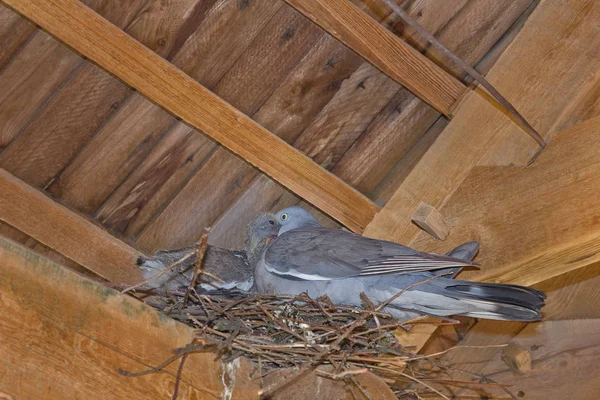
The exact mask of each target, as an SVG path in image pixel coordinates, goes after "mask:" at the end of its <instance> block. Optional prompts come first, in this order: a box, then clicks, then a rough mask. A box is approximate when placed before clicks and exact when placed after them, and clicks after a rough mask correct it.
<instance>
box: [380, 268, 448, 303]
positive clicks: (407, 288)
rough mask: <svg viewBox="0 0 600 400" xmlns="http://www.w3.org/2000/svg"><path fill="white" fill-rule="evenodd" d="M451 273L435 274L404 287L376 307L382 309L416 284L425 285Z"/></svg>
mask: <svg viewBox="0 0 600 400" xmlns="http://www.w3.org/2000/svg"><path fill="white" fill-rule="evenodd" d="M451 274H452V272H448V273H445V274H439V275H434V276H432V277H431V278H428V279H425V280H424V281H421V282H417V283H413V284H412V285H410V286H407V287H405V288H404V289H402V290H401V291H399V292H398V293H396V294H395V295H393V296H392V297H390V298H389V299H388V300H386V301H384V302H383V303H381V304H379V305H378V306H377V308H376V309H375V311H380V310H381V309H382V308H385V307H386V306H387V305H388V304H390V303H391V302H392V301H394V300H396V299H397V298H398V297H400V296H402V294H404V293H405V292H406V291H407V290H410V289H412V288H414V287H416V286H420V285H423V284H425V283H427V282H430V281H432V280H434V279H436V278H440V277H442V276H446V275H451Z"/></svg>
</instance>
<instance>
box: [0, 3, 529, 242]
mask: <svg viewBox="0 0 600 400" xmlns="http://www.w3.org/2000/svg"><path fill="white" fill-rule="evenodd" d="M85 3H86V4H87V5H88V6H89V7H91V8H92V9H93V10H95V11H96V12H98V13H99V14H100V15H102V16H103V17H105V18H107V19H108V20H110V21H111V22H112V23H114V24H115V25H116V26H118V27H120V28H122V29H123V30H124V31H125V32H126V33H128V34H129V35H131V36H132V37H134V38H136V39H137V40H139V41H140V42H141V43H142V44H144V45H145V46H147V47H148V48H150V49H151V50H153V51H155V52H156V53H157V54H158V55H160V56H161V57H164V58H165V59H167V60H168V61H170V62H172V63H173V64H174V65H175V66H177V67H178V68H180V69H181V70H182V71H183V72H185V73H186V74H188V75H189V76H190V77H192V78H193V79H195V80H197V81H198V82H199V83H201V84H202V85H204V86H205V87H207V88H208V89H210V90H212V91H213V92H214V93H215V94H217V95H218V96H220V97H221V98H223V99H224V100H225V101H227V102H228V103H230V104H231V105H232V106H234V107H236V108H237V109H239V110H240V111H242V112H243V113H245V114H247V115H248V116H250V117H251V118H252V119H254V121H256V122H258V123H259V124H260V125H262V126H264V127H265V128H267V129H268V130H270V131H271V132H273V133H275V134H276V135H278V136H279V137H280V138H282V139H283V140H285V141H286V142H288V143H290V144H292V145H293V146H294V147H295V148H296V149H298V150H300V151H302V152H303V153H305V154H307V155H308V156H309V157H311V158H313V159H314V160H315V161H316V162H317V163H318V164H320V165H322V166H324V167H325V168H326V169H328V170H330V171H332V172H333V173H334V174H335V175H337V176H338V177H340V178H341V179H342V180H343V181H345V182H346V183H348V184H350V185H352V186H353V187H355V188H356V189H358V190H359V191H360V192H362V193H363V194H365V195H366V196H368V197H370V198H371V199H372V200H373V201H375V202H376V203H378V204H380V205H382V204H384V203H385V202H386V201H387V200H388V199H389V197H390V196H391V194H392V193H393V192H394V191H395V189H396V188H397V187H398V186H399V185H400V184H401V183H402V181H403V179H404V177H406V176H407V174H408V173H409V172H410V171H411V170H412V168H413V167H414V165H415V164H416V163H417V162H418V160H419V159H420V158H421V156H422V155H423V154H424V152H425V151H426V150H427V149H428V147H429V146H430V144H431V143H432V142H433V141H434V140H435V138H436V137H437V135H438V134H439V132H441V130H442V128H443V127H444V126H445V125H446V120H445V119H444V118H443V117H441V116H440V114H439V113H438V112H437V111H435V110H434V109H433V108H431V107H429V106H428V105H427V104H425V103H424V102H422V101H421V100H419V99H417V98H416V97H414V96H413V95H412V94H411V93H409V92H408V91H407V90H405V89H403V88H402V87H400V85H398V84H397V83H395V82H394V81H392V80H391V79H389V78H388V77H387V76H386V75H384V74H382V73H381V72H379V71H378V70H377V69H376V68H374V67H373V66H371V65H370V64H368V63H366V62H364V61H363V60H362V59H361V58H360V57H359V56H358V55H356V54H355V53H353V52H352V51H351V50H349V49H348V48H347V47H345V46H344V45H342V44H341V43H340V42H338V41H337V40H335V39H334V38H332V37H331V36H329V35H328V34H326V33H325V32H324V31H323V30H322V29H320V28H319V27H318V26H316V25H315V24H313V23H312V22H311V21H309V20H308V19H306V18H305V17H304V16H302V15H301V14H299V13H298V12H297V11H295V10H294V9H292V8H291V7H289V6H288V5H286V4H285V3H283V2H280V1H275V0H256V1H233V0H230V1H196V0H188V1H166V2H165V1H150V2H143V1H131V2H118V1H111V0H94V1H87V2H85ZM355 4H356V5H358V6H359V7H360V8H361V9H362V10H364V11H366V12H367V13H368V14H370V15H371V16H373V17H374V18H375V19H376V20H378V21H381V22H383V23H384V25H385V26H388V27H390V28H391V29H392V31H393V32H395V33H396V34H398V35H400V36H402V37H403V38H404V39H406V40H407V41H408V42H409V43H411V44H412V45H414V46H416V48H417V49H419V50H420V51H422V52H423V53H424V54H426V55H427V56H428V57H429V58H430V59H432V60H434V61H436V62H437V63H438V64H439V65H440V66H442V67H443V68H445V69H447V70H448V71H450V72H452V73H453V74H454V75H455V76H457V77H459V78H462V77H463V73H462V72H461V71H459V70H457V69H456V68H455V67H453V66H452V65H451V64H450V63H448V62H447V60H445V59H444V57H443V56H442V55H440V54H439V52H437V51H435V50H433V49H429V47H428V46H427V45H426V42H424V41H423V39H422V38H420V37H416V36H415V34H414V32H413V31H412V30H411V29H405V28H404V27H403V25H402V24H401V23H399V22H398V21H396V20H395V18H394V17H390V11H389V10H388V9H387V8H386V7H385V6H383V3H379V2H371V1H369V2H361V1H355ZM536 4H537V2H535V1H531V0H521V1H514V2H513V1H511V2H510V4H509V5H508V6H507V5H506V4H499V2H496V1H490V0H487V1H482V0H470V1H466V0H452V1H445V2H444V7H439V3H437V2H436V1H432V0H429V1H417V0H415V1H407V2H404V8H405V10H407V11H408V12H409V13H410V14H411V15H412V16H413V17H414V18H416V19H417V20H418V21H419V22H420V23H421V24H422V25H423V26H424V27H426V28H427V29H428V30H429V31H430V32H434V33H435V34H436V36H438V37H439V38H440V40H442V42H443V43H445V44H446V45H447V46H448V47H449V48H450V49H452V50H454V51H455V52H456V53H457V54H458V55H459V56H461V57H462V58H463V59H465V60H466V61H467V62H469V63H470V64H472V65H477V64H478V63H480V67H481V69H482V70H483V71H484V72H485V71H486V70H487V69H489V68H490V67H491V66H492V65H493V63H494V61H495V59H497V57H498V56H499V55H500V54H501V52H502V51H503V49H504V48H506V46H507V45H508V44H509V43H510V41H511V39H512V38H513V37H514V35H515V34H516V33H517V32H518V30H519V29H520V27H521V26H522V23H523V22H524V20H525V19H526V18H527V15H529V13H530V12H531V11H532V10H533V9H534V7H535V5H536ZM0 20H1V21H3V23H2V24H0V29H2V30H1V31H0V43H3V44H4V43H6V45H4V46H2V47H1V49H2V50H1V53H0V87H2V89H3V90H2V91H0V149H1V152H0V167H1V168H4V169H6V170H7V171H8V172H10V173H11V174H13V175H14V176H16V177H18V178H20V179H22V180H23V181H25V182H26V183H28V184H30V185H32V186H34V187H37V188H39V189H43V190H45V191H46V192H47V193H49V194H51V195H52V196H53V197H54V198H55V199H57V200H59V201H61V202H63V203H64V204H66V205H67V206H68V207H71V208H72V209H74V210H77V211H79V212H81V213H83V214H85V215H88V216H90V217H91V218H93V219H95V220H96V221H98V222H99V223H100V224H102V225H103V226H105V227H107V228H108V229H110V230H111V231H112V232H114V233H117V234H119V235H122V236H123V237H125V238H127V239H128V240H130V241H131V242H132V243H135V245H136V246H137V247H139V248H140V249H142V250H150V251H154V250H156V249H160V248H168V247H176V246H180V245H185V244H189V243H191V242H194V241H195V240H197V239H198V238H199V236H200V235H201V234H202V232H203V231H204V228H205V227H206V226H212V227H213V230H212V234H211V238H210V240H211V242H212V243H213V244H216V245H220V246H223V247H234V248H239V247H241V244H242V240H243V229H240V227H243V226H245V224H246V223H247V222H248V221H249V219H251V218H252V216H253V215H255V214H256V213H257V212H260V211H265V210H273V209H279V208H282V207H285V206H288V205H292V204H296V203H299V202H300V203H302V202H301V201H300V199H298V197H296V196H295V195H293V194H292V193H290V192H289V191H288V190H286V189H285V188H283V187H281V186H280V185H279V184H277V183H275V182H273V181H272V180H271V179H270V178H268V177H266V176H264V175H263V174H261V173H259V172H258V171H257V170H256V169H254V168H253V167H251V166H250V165H248V164H246V163H245V162H244V161H242V160H240V159H239V158H237V157H236V156H234V155H232V154H231V153H230V152H229V151H227V150H225V149H223V148H222V147H220V146H219V145H217V144H216V143H215V142H214V141H212V140H211V139H209V138H207V137H206V136H203V135H201V134H198V133H196V132H194V130H193V129H192V128H190V127H189V126H188V125H185V124H184V123H182V122H178V121H177V119H176V118H174V117H173V116H171V115H170V114H169V113H167V112H166V111H164V110H163V109H162V108H160V107H158V106H156V105H155V104H153V103H151V102H150V101H148V100H146V99H145V98H144V97H142V96H141V95H139V94H137V93H135V92H134V91H132V90H131V89H129V88H128V87H127V86H126V85H124V84H123V83H122V82H121V81H119V80H118V79H116V78H114V77H113V76H111V75H109V74H108V73H106V72H104V71H103V70H102V69H100V68H98V67H97V66H95V65H94V64H92V63H90V62H88V61H86V60H84V59H82V58H81V57H80V56H78V55H77V54H76V53H74V52H73V51H71V50H70V49H68V48H66V47H65V46H64V45H63V44H61V43H59V42H57V41H56V40H54V39H52V38H51V37H49V36H48V35H47V34H46V33H44V32H42V31H39V30H37V29H35V28H34V27H33V26H32V25H31V24H30V23H29V22H27V21H25V20H24V19H23V18H21V17H20V16H18V15H17V14H15V13H14V12H13V11H11V10H9V9H7V8H5V7H4V6H2V8H0ZM320 218H321V219H322V220H323V221H324V222H325V223H328V224H330V225H335V223H334V222H333V221H331V220H328V218H327V217H326V216H325V215H321V216H320ZM5 229H8V228H5Z"/></svg>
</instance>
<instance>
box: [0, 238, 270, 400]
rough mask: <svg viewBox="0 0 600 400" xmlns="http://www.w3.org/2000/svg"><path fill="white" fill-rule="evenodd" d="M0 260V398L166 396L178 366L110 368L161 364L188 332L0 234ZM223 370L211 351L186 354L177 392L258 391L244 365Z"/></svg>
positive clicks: (202, 395) (249, 395) (247, 395)
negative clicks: (140, 373)
mask: <svg viewBox="0 0 600 400" xmlns="http://www.w3.org/2000/svg"><path fill="white" fill-rule="evenodd" d="M90 247H93V246H90ZM0 264H1V268H0V304H1V307H2V312H0V336H1V337H2V340H1V341H0V354H2V366H3V368H2V374H0V398H4V397H3V395H4V396H9V397H8V398H14V399H37V398H44V399H67V398H88V399H92V398H102V399H123V398H131V399H142V398H143V399H168V398H171V396H172V392H173V387H174V381H175V378H174V376H175V373H176V371H177V368H178V365H179V363H178V362H174V363H172V364H171V365H169V366H168V367H167V368H166V369H165V370H164V372H160V373H155V374H150V375H145V376H141V377H137V378H129V377H124V376H121V375H119V374H118V373H117V370H119V369H124V370H130V371H135V372H137V371H141V370H144V369H147V368H149V367H153V366H156V365H158V364H160V363H161V362H162V361H164V360H166V359H168V358H169V357H171V356H172V355H173V353H172V352H171V350H172V349H175V348H178V347H183V346H185V345H187V344H189V343H190V342H191V341H192V339H193V338H194V337H195V332H194V330H193V329H192V328H190V327H188V326H186V325H183V324H180V323H178V322H175V321H174V320H172V319H170V318H167V317H165V316H164V315H161V314H159V313H158V312H157V311H156V310H154V309H153V308H151V307H149V306H147V305H145V304H143V303H142V302H140V301H138V300H136V299H134V298H132V297H130V296H123V295H120V294H119V293H118V292H117V291H114V290H112V289H108V288H106V287H104V286H101V285H99V284H98V283H96V282H93V281H91V280H88V279H85V278H83V277H80V276H78V275H77V274H75V273H73V272H71V271H69V270H67V269H65V268H62V267H60V266H59V265H57V264H54V263H52V262H51V261H48V260H47V259H45V258H43V257H40V256H38V255H36V254H34V253H32V252H30V251H28V250H27V249H25V248H23V247H20V246H18V245H16V244H14V243H13V242H10V241H8V240H6V239H2V238H0ZM224 367H225V366H224V365H223V364H222V362H221V361H218V360H217V359H216V358H215V356H214V354H211V353H195V354H192V355H190V356H189V357H188V359H187V361H186V365H185V368H184V369H183V374H182V378H183V381H182V383H181V388H180V393H181V394H180V398H196V399H214V398H226V397H225V393H226V391H228V390H229V391H232V392H233V393H232V395H233V398H236V399H237V398H241V399H254V398H256V397H257V392H258V389H259V387H258V386H259V381H260V380H252V379H250V378H249V374H250V373H251V372H252V370H253V369H254V368H253V367H252V366H251V365H250V363H249V362H248V361H246V360H245V359H243V358H242V359H238V360H236V361H235V362H233V363H232V365H231V366H228V368H224ZM224 374H225V375H227V376H226V377H224V376H223V375H224ZM225 382H228V383H227V386H225ZM229 398H231V397H229Z"/></svg>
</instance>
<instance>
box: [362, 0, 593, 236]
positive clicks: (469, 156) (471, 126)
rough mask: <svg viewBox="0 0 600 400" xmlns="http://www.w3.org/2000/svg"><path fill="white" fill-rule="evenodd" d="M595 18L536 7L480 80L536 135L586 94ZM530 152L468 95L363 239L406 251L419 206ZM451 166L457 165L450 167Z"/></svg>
mask: <svg viewBox="0 0 600 400" xmlns="http://www.w3.org/2000/svg"><path fill="white" fill-rule="evenodd" d="M599 16H600V7H599V4H598V3H597V2H591V1H586V0H572V1H569V2H567V3H564V2H557V1H550V2H545V3H542V4H540V6H538V7H537V8H536V11H534V12H533V14H532V15H531V17H530V18H529V20H528V21H527V23H526V24H525V26H524V27H523V29H522V31H521V33H520V34H519V35H518V36H517V38H516V39H515V41H514V42H513V44H512V45H511V47H510V48H509V49H508V50H507V51H506V52H505V53H504V54H503V56H502V57H501V58H500V59H499V61H498V63H497V64H496V65H495V66H494V67H493V68H492V70H491V71H490V73H489V74H488V80H490V82H492V83H493V84H495V85H496V87H497V88H498V89H499V90H500V91H501V92H502V93H504V95H505V96H506V97H508V98H509V99H511V100H513V101H514V103H515V105H516V107H517V108H519V109H520V110H521V112H522V113H523V114H524V115H525V116H526V118H528V120H530V121H532V122H533V124H534V125H536V127H537V128H538V130H540V131H542V132H549V131H551V130H552V127H553V126H555V125H556V124H557V123H558V121H560V120H561V119H564V118H565V116H562V110H563V109H564V108H565V107H566V106H567V105H568V104H569V103H570V99H571V98H572V97H573V96H575V95H576V94H577V93H580V92H582V91H586V90H587V89H588V88H589V84H590V82H589V81H587V80H582V79H579V77H581V76H593V75H594V72H595V71H597V66H598V62H599V61H600V51H598V48H600V46H599V45H600V34H599V33H600V31H599V27H598V25H597V24H595V23H593V22H592V21H594V20H596V19H597V18H598V17H599ZM542 31H543V33H544V34H543V35H541V34H540V32H542ZM577 43H586V46H587V45H588V44H592V46H591V47H590V48H594V49H595V50H594V51H591V52H588V53H582V52H581V51H579V49H578V46H577ZM593 43H596V45H593ZM586 48H587V47H586ZM525 49H527V51H525ZM532 52H533V53H532ZM541 70H543V71H544V73H543V74H541V73H540V72H539V71H541ZM558 92H559V93H561V95H560V96H556V93H558ZM468 133H471V136H469V138H468V139H466V138H467V136H465V135H467V134H468ZM523 136H525V135H523ZM535 151H537V149H536V148H535V145H534V144H532V143H527V140H523V141H522V140H521V138H520V137H519V131H518V128H517V127H515V126H514V124H513V123H512V121H510V120H509V119H508V118H507V117H506V116H505V115H504V114H503V113H501V112H500V111H499V110H498V109H496V108H495V107H494V106H493V105H492V104H490V103H489V102H488V98H486V97H483V96H481V95H480V94H479V93H475V92H472V93H471V95H469V96H467V99H466V100H465V101H464V103H463V104H462V105H461V106H460V108H459V110H457V113H456V116H455V118H454V119H453V120H452V122H451V123H450V124H449V125H448V127H447V128H446V129H445V130H444V132H443V133H442V134H441V135H440V137H438V139H437V140H436V142H435V143H434V144H433V145H432V147H431V148H430V150H429V151H428V152H427V154H426V155H425V156H424V157H423V159H422V160H421V161H420V163H419V164H418V165H417V167H416V168H415V169H414V170H413V172H412V173H411V174H410V175H409V176H408V177H407V178H406V180H405V181H404V183H403V184H402V186H401V187H400V188H399V189H398V191H396V193H395V194H394V196H393V197H392V198H391V199H390V201H389V202H388V204H387V206H386V207H385V208H384V209H383V210H382V211H381V212H380V213H379V214H378V215H377V217H376V219H375V220H374V221H373V223H372V224H371V226H370V228H368V229H367V230H366V232H365V233H366V234H367V235H369V236H374V237H379V238H386V239H388V240H393V241H398V242H402V243H407V244H409V243H411V241H412V239H413V238H414V236H415V234H416V233H417V228H416V227H414V226H412V225H411V223H410V215H412V212H413V211H414V209H415V208H416V206H417V205H418V204H419V203H420V202H421V201H424V202H427V203H429V204H431V205H433V206H435V207H439V206H440V205H442V204H443V203H444V201H445V199H446V198H447V197H448V196H449V195H450V194H451V193H452V192H453V191H454V190H455V189H456V187H457V186H458V184H459V183H460V182H461V181H462V180H463V179H464V177H465V176H466V174H467V173H468V172H469V170H470V169H471V168H472V167H473V166H475V165H478V164H479V165H481V164H482V163H486V164H488V165H489V164H491V165H494V164H496V165H506V164H508V163H510V162H515V163H525V162H526V161H527V160H528V158H530V157H531V156H532V155H533V154H534V152H535ZM486 153H487V154H486ZM457 159H459V160H461V162H460V163H456V162H454V161H455V160H457Z"/></svg>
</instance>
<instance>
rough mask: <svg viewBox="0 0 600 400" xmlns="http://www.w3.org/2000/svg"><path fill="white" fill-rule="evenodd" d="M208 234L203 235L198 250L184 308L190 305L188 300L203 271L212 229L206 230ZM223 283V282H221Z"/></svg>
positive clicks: (184, 300)
mask: <svg viewBox="0 0 600 400" xmlns="http://www.w3.org/2000/svg"><path fill="white" fill-rule="evenodd" d="M205 230H206V232H205V233H204V234H203V235H202V238H201V239H200V245H199V246H198V249H197V250H196V263H195V264H194V274H193V275H192V280H191V281H190V285H189V286H188V288H187V291H186V293H185V296H184V297H183V306H184V307H186V306H187V304H188V299H189V298H190V293H191V292H192V291H193V290H194V288H195V287H196V282H197V281H198V276H199V275H200V272H201V270H202V266H203V265H204V253H206V241H207V240H208V233H209V232H210V228H206V229H205ZM221 282H222V281H221Z"/></svg>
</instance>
